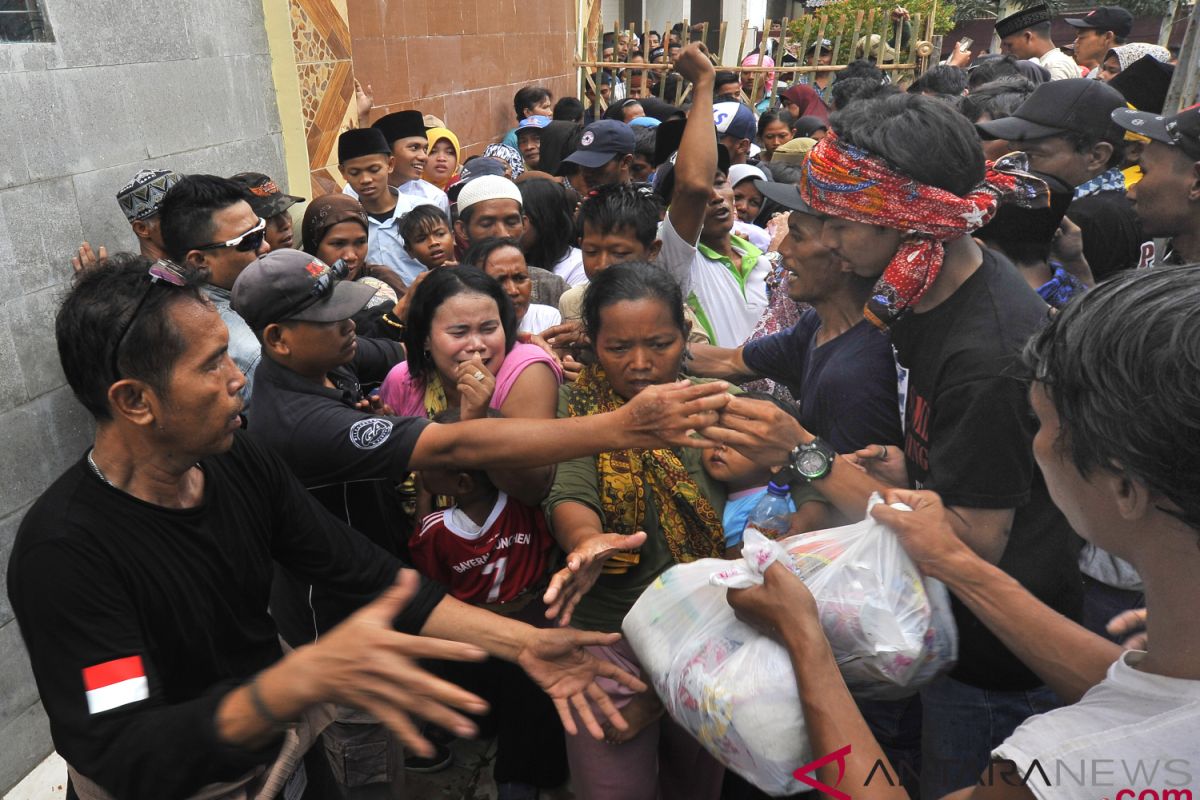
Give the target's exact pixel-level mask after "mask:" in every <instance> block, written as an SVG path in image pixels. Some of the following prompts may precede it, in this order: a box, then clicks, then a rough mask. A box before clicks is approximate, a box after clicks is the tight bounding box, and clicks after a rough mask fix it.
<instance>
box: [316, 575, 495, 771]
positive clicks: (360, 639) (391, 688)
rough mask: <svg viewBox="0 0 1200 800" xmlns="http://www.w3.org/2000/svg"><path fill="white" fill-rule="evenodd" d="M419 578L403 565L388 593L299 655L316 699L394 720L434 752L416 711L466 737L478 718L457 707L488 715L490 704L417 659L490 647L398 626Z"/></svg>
mask: <svg viewBox="0 0 1200 800" xmlns="http://www.w3.org/2000/svg"><path fill="white" fill-rule="evenodd" d="M419 584H420V579H419V578H418V577H417V573H416V572H413V571H412V570H407V569H405V570H400V572H399V574H398V575H397V577H396V582H395V583H394V584H392V586H391V587H389V588H388V589H387V590H386V591H384V592H383V594H381V595H379V597H377V598H376V599H375V600H373V601H372V602H371V603H369V604H367V605H366V606H364V607H363V608H361V609H359V610H358V611H357V612H355V613H354V614H352V615H351V616H349V617H347V618H346V620H345V621H344V622H342V623H341V624H340V625H338V626H337V627H335V628H334V629H333V630H331V631H329V632H328V633H326V634H323V635H322V636H321V638H320V639H318V640H317V641H315V642H314V643H312V644H311V645H308V646H306V647H303V648H300V649H299V650H297V651H296V653H295V655H296V656H297V657H299V658H301V659H302V660H303V661H304V662H305V665H306V667H307V670H306V674H307V676H308V677H307V679H308V680H311V681H312V682H313V683H314V684H315V686H314V689H313V691H314V693H315V694H316V695H317V697H316V698H315V699H316V700H319V701H326V702H335V703H341V704H343V705H348V706H351V707H353V708H358V709H361V710H363V711H366V712H367V713H369V714H371V715H372V716H374V717H376V718H377V719H379V721H380V722H382V723H383V724H384V725H387V726H388V728H389V729H390V730H391V731H392V732H393V733H395V734H396V737H397V738H398V739H399V740H400V741H401V742H402V743H403V744H404V746H405V747H408V748H411V749H412V750H414V751H415V752H417V753H419V754H421V755H423V756H429V755H432V754H433V746H432V745H430V743H429V742H428V741H426V740H425V738H424V737H422V736H421V734H420V732H419V731H418V730H417V727H416V726H415V725H414V724H413V721H412V719H411V716H414V715H415V716H418V717H421V718H422V719H426V720H429V721H430V722H432V723H434V724H436V725H440V726H442V727H443V728H446V729H447V730H450V731H453V732H454V733H456V734H457V735H459V736H473V735H474V734H475V732H476V728H475V725H474V724H473V723H472V722H471V721H470V720H469V719H467V718H466V717H465V716H463V715H462V714H460V713H458V711H456V710H455V709H460V710H463V711H466V712H468V713H471V714H482V713H485V712H486V711H487V708H488V705H487V703H486V702H484V701H483V699H481V698H480V697H477V696H476V695H474V694H471V693H470V692H468V691H466V690H465V689H462V688H460V687H458V686H455V685H454V684H452V683H449V682H447V681H444V680H442V679H441V678H438V677H435V676H434V675H432V674H430V673H428V672H426V671H425V670H424V669H422V668H421V667H420V666H419V665H418V663H417V660H418V659H442V660H450V661H482V660H483V659H484V658H486V657H487V653H486V652H485V651H483V650H481V649H480V648H478V647H475V646H473V645H469V644H461V643H459V642H450V641H446V640H443V639H433V638H429V637H423V636H409V635H407V634H403V633H399V632H397V631H396V629H395V627H394V620H395V618H396V616H397V615H398V614H399V613H400V612H401V611H403V610H404V607H405V606H406V605H408V602H409V601H410V600H411V599H412V598H413V595H414V594H416V591H417V587H418V586H419Z"/></svg>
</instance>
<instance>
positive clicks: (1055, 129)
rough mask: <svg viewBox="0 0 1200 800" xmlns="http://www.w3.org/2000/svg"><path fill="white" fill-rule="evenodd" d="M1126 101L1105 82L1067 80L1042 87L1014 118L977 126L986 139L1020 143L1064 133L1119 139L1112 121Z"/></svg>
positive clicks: (1027, 99)
mask: <svg viewBox="0 0 1200 800" xmlns="http://www.w3.org/2000/svg"><path fill="white" fill-rule="evenodd" d="M1124 106H1125V98H1123V97H1122V96H1121V93H1120V92H1118V91H1117V90H1116V89H1114V88H1112V87H1111V86H1109V85H1108V84H1106V83H1104V82H1102V81H1093V80H1088V79H1087V78H1067V79H1065V80H1059V81H1051V82H1050V83H1043V84H1042V85H1041V86H1039V87H1037V89H1035V90H1034V92H1033V94H1031V95H1029V97H1027V98H1025V102H1023V103H1021V105H1019V106H1017V110H1016V111H1014V112H1013V115H1012V116H1011V117H1003V118H1001V119H994V120H990V121H988V122H977V123H975V127H976V129H978V131H979V135H980V136H982V137H983V138H984V139H1007V140H1008V141H1010V142H1020V141H1025V140H1028V139H1042V138H1044V137H1046V136H1057V135H1059V134H1063V133H1086V134H1092V135H1094V136H1098V137H1101V138H1112V139H1116V138H1119V133H1118V132H1117V130H1116V129H1115V128H1114V127H1113V122H1112V119H1111V116H1110V115H1111V114H1112V110H1113V109H1114V108H1123V107H1124Z"/></svg>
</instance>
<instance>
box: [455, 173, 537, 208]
mask: <svg viewBox="0 0 1200 800" xmlns="http://www.w3.org/2000/svg"><path fill="white" fill-rule="evenodd" d="M484 200H516V201H517V205H518V206H521V204H522V203H521V190H520V189H518V188H517V185H516V184H515V183H513V182H512V181H510V180H509V179H508V178H504V177H501V176H499V175H480V176H479V177H478V178H472V179H471V180H469V181H467V183H466V185H465V186H463V187H462V191H460V192H459V193H458V211H459V213H460V214H461V213H462V212H463V211H465V210H466V209H468V208H470V207H471V206H473V205H475V204H476V203H479V202H482V201H484Z"/></svg>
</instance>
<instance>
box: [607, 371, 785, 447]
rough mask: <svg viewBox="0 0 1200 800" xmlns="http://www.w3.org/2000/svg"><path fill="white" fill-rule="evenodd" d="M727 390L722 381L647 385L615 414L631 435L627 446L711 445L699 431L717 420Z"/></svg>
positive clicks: (713, 442) (725, 401) (624, 429)
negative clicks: (619, 417)
mask: <svg viewBox="0 0 1200 800" xmlns="http://www.w3.org/2000/svg"><path fill="white" fill-rule="evenodd" d="M728 389H729V384H727V383H725V382H724V381H713V382H711V383H698V384H693V383H692V382H691V381H676V382H675V383H664V384H658V385H655V386H648V387H646V388H645V389H643V390H642V391H641V392H639V393H638V394H637V395H636V396H635V397H634V398H633V399H632V400H630V401H629V402H628V403H626V404H625V405H623V406H621V408H620V409H619V410H617V411H616V412H614V413H615V414H619V415H620V416H621V417H622V420H621V423H620V425H621V428H620V430H622V431H623V432H625V433H627V434H629V435H630V436H631V438H632V441H630V443H629V445H628V446H629V447H645V448H648V449H655V448H660V447H713V446H715V445H716V444H717V443H716V442H715V441H714V440H712V439H708V438H704V437H703V436H702V435H700V433H698V432H702V431H703V430H704V429H705V428H708V427H710V426H712V425H713V424H714V423H716V421H717V412H718V411H720V410H721V409H722V408H724V407H725V406H726V404H728V403H729V402H731V401H730V395H729V393H728ZM764 405H769V404H768V403H764Z"/></svg>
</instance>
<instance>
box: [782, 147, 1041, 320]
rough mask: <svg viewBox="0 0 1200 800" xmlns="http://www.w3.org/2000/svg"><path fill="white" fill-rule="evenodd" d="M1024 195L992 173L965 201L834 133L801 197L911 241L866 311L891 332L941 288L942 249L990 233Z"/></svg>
mask: <svg viewBox="0 0 1200 800" xmlns="http://www.w3.org/2000/svg"><path fill="white" fill-rule="evenodd" d="M1020 189H1021V187H1020V185H1019V181H1018V178H1017V177H1016V176H1014V175H1011V174H1006V173H999V172H994V171H993V170H991V169H990V168H989V170H988V173H987V175H986V177H985V178H984V182H983V183H981V184H980V185H979V186H977V187H976V188H975V189H973V190H971V192H970V193H969V194H968V195H967V196H966V197H959V196H958V195H956V194H952V193H951V192H948V191H946V190H945V189H939V188H937V187H935V186H929V185H927V184H924V183H920V182H918V181H915V180H913V179H912V178H910V177H908V176H907V175H903V174H901V173H899V172H897V171H896V170H894V169H892V168H891V167H890V166H888V165H887V163H886V162H885V161H883V159H881V158H878V157H876V156H874V155H871V154H870V153H868V152H867V151H866V150H863V149H861V148H858V147H854V146H853V145H850V144H846V143H845V142H842V141H840V140H839V139H838V137H837V135H836V134H835V133H833V132H832V131H831V132H830V133H829V135H828V136H826V137H825V138H824V139H822V140H821V142H820V143H819V144H818V145H817V146H816V147H814V148H813V149H812V151H811V152H810V153H809V154H808V159H807V160H806V161H805V166H804V171H803V174H802V176H801V178H800V195H801V197H803V198H804V201H805V202H806V203H808V204H809V205H810V206H812V208H813V209H815V210H816V211H818V212H820V213H822V214H829V215H831V216H835V217H841V218H843V219H848V220H852V221H854V222H865V223H867V224H869V225H881V226H884V227H887V228H895V229H896V230H898V231H902V232H903V233H904V238H903V239H902V240H901V242H900V248H899V249H898V250H897V251H896V254H895V256H893V257H892V260H891V262H890V263H889V264H888V265H887V267H886V268H885V269H884V271H883V274H882V275H881V276H880V277H879V282H878V283H876V284H875V289H874V290H873V292H872V293H871V298H870V299H869V300H868V301H867V305H866V308H865V309H863V314H864V315H865V316H866V318H867V319H869V320H870V321H871V322H873V323H874V324H875V325H877V326H878V327H880V328H884V329H886V328H887V327H888V326H890V325H891V324H892V323H893V322H895V321H896V320H897V319H898V318H900V317H901V316H902V315H903V314H904V313H905V312H907V311H909V310H911V309H912V308H913V306H915V305H916V304H917V303H918V302H919V301H920V300H921V297H923V296H924V294H925V292H926V291H927V290H928V289H929V287H930V286H931V285H932V284H933V281H934V280H935V279H936V278H937V276H938V272H940V271H941V269H942V258H943V256H944V255H945V248H944V247H943V244H942V243H943V242H945V241H948V240H950V239H956V238H958V237H959V236H963V235H965V234H968V233H971V232H972V231H974V230H976V229H978V228H980V227H982V226H983V225H984V224H985V223H986V222H987V221H988V220H989V219H991V218H992V215H993V214H995V213H996V206H997V204H998V202H999V199H1000V198H1001V197H1002V196H1005V195H1008V194H1010V193H1013V192H1019V191H1020Z"/></svg>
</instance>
